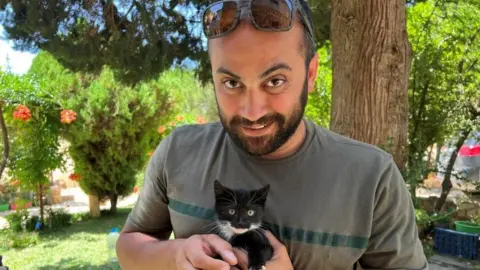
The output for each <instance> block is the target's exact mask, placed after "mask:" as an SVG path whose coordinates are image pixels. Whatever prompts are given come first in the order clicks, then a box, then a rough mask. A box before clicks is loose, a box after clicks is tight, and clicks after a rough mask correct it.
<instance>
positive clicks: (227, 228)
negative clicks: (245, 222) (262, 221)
mask: <svg viewBox="0 0 480 270" xmlns="http://www.w3.org/2000/svg"><path fill="white" fill-rule="evenodd" d="M217 226H218V228H219V229H220V233H221V234H222V235H223V237H225V238H226V239H227V240H230V239H232V237H234V236H235V235H238V234H243V233H246V232H248V231H251V230H256V229H258V228H259V227H260V225H258V224H252V225H251V226H250V228H248V229H239V228H235V227H232V224H231V223H230V222H220V221H217Z"/></svg>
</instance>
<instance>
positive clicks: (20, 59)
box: [0, 25, 35, 75]
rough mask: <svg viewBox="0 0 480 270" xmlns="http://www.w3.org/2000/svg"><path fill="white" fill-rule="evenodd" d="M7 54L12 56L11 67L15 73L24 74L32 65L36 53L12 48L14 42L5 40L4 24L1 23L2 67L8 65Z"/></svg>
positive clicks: (0, 50) (0, 46) (0, 51)
mask: <svg viewBox="0 0 480 270" xmlns="http://www.w3.org/2000/svg"><path fill="white" fill-rule="evenodd" d="M7 55H8V57H10V67H11V70H12V72H13V73H16V74H20V75H21V74H24V73H25V72H27V71H28V69H29V68H30V66H31V65H32V60H33V58H34V57H35V54H32V53H30V52H21V51H16V50H14V49H13V48H12V42H10V41H8V40H5V37H4V33H3V26H1V25H0V67H2V69H5V68H6V66H7Z"/></svg>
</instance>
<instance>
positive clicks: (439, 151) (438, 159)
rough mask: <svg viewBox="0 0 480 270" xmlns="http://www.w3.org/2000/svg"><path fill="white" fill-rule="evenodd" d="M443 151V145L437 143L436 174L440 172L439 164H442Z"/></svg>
mask: <svg viewBox="0 0 480 270" xmlns="http://www.w3.org/2000/svg"><path fill="white" fill-rule="evenodd" d="M441 151H442V143H437V153H436V155H435V172H437V171H438V162H440V153H441Z"/></svg>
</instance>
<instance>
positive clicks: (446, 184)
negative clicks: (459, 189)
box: [435, 129, 471, 212]
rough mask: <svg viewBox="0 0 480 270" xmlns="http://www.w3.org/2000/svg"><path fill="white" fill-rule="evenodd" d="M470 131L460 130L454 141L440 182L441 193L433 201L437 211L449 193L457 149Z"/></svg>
mask: <svg viewBox="0 0 480 270" xmlns="http://www.w3.org/2000/svg"><path fill="white" fill-rule="evenodd" d="M470 132H471V129H467V130H464V131H462V134H461V135H460V137H459V138H458V140H457V142H456V143H455V150H454V151H453V152H452V155H451V156H450V159H449V160H448V164H447V168H446V169H445V174H444V178H443V182H442V194H441V195H440V198H438V200H437V202H436V203H435V211H437V212H438V211H440V210H441V209H442V207H443V204H445V201H446V200H447V196H448V193H450V189H452V181H451V176H452V170H453V165H455V161H456V160H457V156H458V151H459V150H460V148H461V147H462V145H463V143H464V142H465V140H466V139H467V138H468V135H470Z"/></svg>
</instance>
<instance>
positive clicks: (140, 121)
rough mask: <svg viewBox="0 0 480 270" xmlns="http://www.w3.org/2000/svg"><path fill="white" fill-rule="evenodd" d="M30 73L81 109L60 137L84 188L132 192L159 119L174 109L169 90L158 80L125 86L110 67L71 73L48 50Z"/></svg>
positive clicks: (103, 195) (106, 194) (102, 194)
mask: <svg viewBox="0 0 480 270" xmlns="http://www.w3.org/2000/svg"><path fill="white" fill-rule="evenodd" d="M31 73H32V74H35V75H36V76H37V77H42V78H44V79H45V81H48V82H49V83H48V84H47V85H48V87H49V88H51V89H55V91H53V92H55V93H58V95H57V97H56V98H57V99H58V100H59V103H60V104H63V105H64V106H65V107H67V108H69V109H71V110H73V111H75V112H76V113H77V116H76V120H75V121H74V122H72V123H71V124H69V125H68V127H67V128H66V129H65V130H64V132H63V133H62V136H63V137H64V138H66V139H67V140H68V141H69V143H70V146H69V154H70V156H71V158H72V159H73V161H74V162H75V173H77V174H79V175H81V177H82V179H81V181H80V186H81V187H82V189H83V190H84V191H85V192H86V193H88V194H92V195H98V196H99V198H100V199H101V200H104V199H107V198H113V197H116V196H125V195H128V194H130V192H131V191H132V189H133V186H134V185H135V175H136V174H137V172H138V171H139V170H140V169H141V168H143V166H144V164H145V163H146V160H147V158H148V155H147V154H146V153H148V151H150V150H151V149H153V148H154V147H155V146H156V145H157V144H158V143H159V139H160V138H159V136H158V133H157V127H158V126H159V121H160V120H161V119H162V118H163V117H164V116H166V115H168V113H169V112H170V109H171V100H170V98H169V94H168V91H167V89H166V88H165V87H164V86H163V85H162V83H161V82H160V81H159V80H151V81H145V82H142V83H139V84H137V85H136V86H134V87H130V86H126V85H123V84H121V83H119V82H118V81H116V79H115V75H114V72H113V71H112V70H111V69H109V68H107V67H105V68H104V69H103V71H102V73H101V74H100V75H99V76H96V75H91V74H73V73H70V72H68V71H67V70H65V69H64V68H63V67H62V66H61V65H60V63H58V62H57V61H56V60H55V59H54V58H53V57H52V56H51V55H50V54H48V53H45V52H42V53H41V54H39V55H38V56H37V57H36V59H35V61H34V62H33V65H32V69H31ZM59 86H61V89H59V88H58V87H59Z"/></svg>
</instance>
